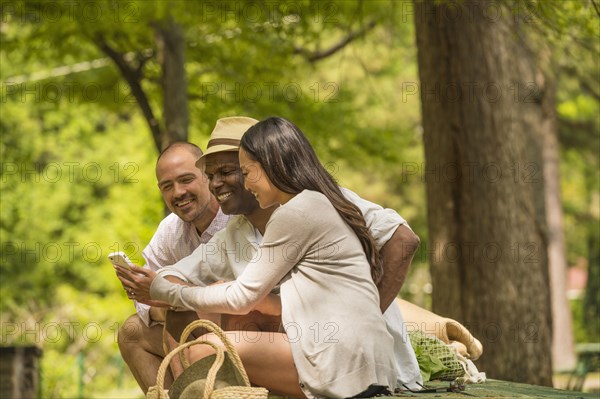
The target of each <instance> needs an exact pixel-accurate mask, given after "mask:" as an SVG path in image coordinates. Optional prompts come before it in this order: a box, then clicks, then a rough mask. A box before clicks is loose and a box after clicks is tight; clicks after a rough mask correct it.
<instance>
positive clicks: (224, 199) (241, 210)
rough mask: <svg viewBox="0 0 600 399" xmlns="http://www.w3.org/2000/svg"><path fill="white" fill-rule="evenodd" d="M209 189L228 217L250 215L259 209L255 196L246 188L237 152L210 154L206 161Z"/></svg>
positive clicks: (205, 168) (205, 169) (205, 167)
mask: <svg viewBox="0 0 600 399" xmlns="http://www.w3.org/2000/svg"><path fill="white" fill-rule="evenodd" d="M204 172H205V173H206V176H207V177H208V181H209V183H208V187H209V189H210V192H211V193H212V194H213V195H214V196H215V198H216V199H217V202H218V203H219V205H220V206H221V210H222V211H223V213H225V214H227V215H248V214H250V213H252V212H254V211H256V210H257V209H258V202H257V201H256V199H255V198H254V196H253V195H252V194H251V193H250V192H249V191H247V190H246V189H245V188H244V177H243V176H242V171H241V169H240V162H239V159H238V152H237V151H227V152H216V153H213V154H208V155H207V156H206V158H205V161H204Z"/></svg>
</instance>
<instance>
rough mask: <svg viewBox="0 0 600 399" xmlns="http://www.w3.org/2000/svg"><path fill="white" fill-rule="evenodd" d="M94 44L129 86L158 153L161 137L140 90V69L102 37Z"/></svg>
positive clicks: (147, 103) (144, 95)
mask: <svg viewBox="0 0 600 399" xmlns="http://www.w3.org/2000/svg"><path fill="white" fill-rule="evenodd" d="M94 42H95V43H96V45H97V46H98V48H100V50H102V52H103V53H104V54H106V55H107V56H108V57H109V58H110V59H111V60H112V61H113V62H114V63H115V65H116V66H117V68H119V71H120V72H121V75H122V76H123V78H124V79H125V81H126V82H127V84H128V85H129V88H130V89H131V94H132V95H133V97H134V98H135V100H136V101H137V103H138V105H139V107H140V109H141V110H142V113H143V115H144V118H145V119H146V122H147V123H148V127H149V128H150V132H151V133H152V138H153V139H154V145H155V146H156V149H157V150H158V151H159V152H160V151H161V149H162V146H161V135H160V126H159V123H158V120H157V119H156V117H155V116H154V112H153V111H152V107H151V106H150V101H148V97H147V96H146V93H145V92H144V90H143V89H142V85H141V82H140V81H141V79H142V71H141V67H140V66H139V65H138V67H137V68H134V67H132V66H131V65H129V63H128V62H127V60H126V59H125V55H124V54H122V53H119V52H118V51H117V50H115V49H114V48H112V47H111V46H110V45H109V44H108V42H107V41H106V40H105V39H104V37H103V36H101V35H98V36H96V38H95V40H94ZM144 62H145V61H144ZM144 62H140V65H143V63H144Z"/></svg>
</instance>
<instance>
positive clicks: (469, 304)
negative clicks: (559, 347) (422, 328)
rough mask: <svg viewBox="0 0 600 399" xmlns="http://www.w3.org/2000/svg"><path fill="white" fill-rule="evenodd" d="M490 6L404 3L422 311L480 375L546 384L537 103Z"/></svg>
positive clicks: (505, 15)
mask: <svg viewBox="0 0 600 399" xmlns="http://www.w3.org/2000/svg"><path fill="white" fill-rule="evenodd" d="M494 5H495V8H494V7H490V3H488V2H486V1H479V2H475V3H469V4H468V5H467V4H466V3H464V2H452V1H449V2H444V3H441V4H438V3H437V2H433V1H425V2H415V26H416V36H417V48H418V62H419V74H420V80H421V100H422V115H423V129H424V137H423V139H424V144H425V161H426V168H425V170H424V174H425V179H426V189H427V197H428V200H427V205H428V210H427V212H428V225H429V246H430V248H429V251H428V252H429V254H430V255H431V256H430V265H431V274H432V282H433V287H434V291H433V296H432V300H433V310H434V311H435V312H436V313H439V314H441V315H444V316H448V317H452V318H454V319H456V320H458V321H461V322H463V323H464V324H465V325H466V326H467V327H468V328H469V329H470V330H472V332H473V333H474V335H475V336H476V337H478V338H480V339H481V341H482V343H483V345H484V354H483V356H482V357H481V358H480V360H479V361H478V366H479V367H480V369H481V370H483V371H485V372H486V373H487V374H488V376H489V377H492V378H500V379H507V380H511V381H521V382H527V383H533V384H542V385H551V383H552V367H551V356H550V348H551V338H552V325H551V324H552V320H551V312H550V292H549V273H548V260H547V252H546V248H547V245H546V225H545V210H544V197H543V174H542V145H541V139H540V138H541V129H542V121H543V115H542V109H541V104H540V103H541V99H540V94H539V92H538V90H536V85H535V81H536V80H535V73H536V66H535V65H534V55H533V54H532V53H531V51H530V50H529V49H528V48H527V47H526V44H525V43H523V42H522V41H521V39H520V38H519V37H518V32H519V25H518V21H516V20H515V19H513V18H514V17H513V16H512V15H511V14H510V12H509V10H506V9H502V8H500V6H499V5H498V4H497V3H494ZM490 10H496V11H498V12H496V14H495V17H490V14H489V12H490Z"/></svg>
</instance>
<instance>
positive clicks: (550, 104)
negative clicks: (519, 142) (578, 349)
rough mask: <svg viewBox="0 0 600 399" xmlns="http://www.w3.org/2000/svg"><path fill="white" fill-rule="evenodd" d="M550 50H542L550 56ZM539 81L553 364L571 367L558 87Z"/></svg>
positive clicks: (573, 360)
mask: <svg viewBox="0 0 600 399" xmlns="http://www.w3.org/2000/svg"><path fill="white" fill-rule="evenodd" d="M548 51H549V49H547V48H545V49H544V51H543V58H544V59H547V57H548V56H549V54H548ZM537 81H538V82H537V84H538V85H539V87H540V88H541V89H542V93H543V97H542V112H543V118H544V121H543V123H542V129H541V133H542V142H543V160H544V164H543V165H544V166H543V170H544V196H545V206H546V220H547V223H548V263H549V268H550V269H549V270H550V293H551V304H552V367H553V369H554V370H570V369H573V368H574V367H575V363H576V361H577V359H576V356H575V346H574V341H575V339H574V337H573V317H572V314H571V306H570V305H569V299H568V298H567V257H566V252H565V236H564V227H563V226H564V225H563V210H562V201H561V195H560V155H559V148H558V135H557V134H558V132H557V129H558V127H557V124H556V102H555V93H556V87H555V85H554V81H553V79H551V78H550V77H549V76H544V75H543V73H542V72H539V73H538V79H537Z"/></svg>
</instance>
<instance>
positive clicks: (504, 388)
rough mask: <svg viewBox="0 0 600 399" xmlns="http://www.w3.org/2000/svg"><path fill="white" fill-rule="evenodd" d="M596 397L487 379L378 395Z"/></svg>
mask: <svg viewBox="0 0 600 399" xmlns="http://www.w3.org/2000/svg"><path fill="white" fill-rule="evenodd" d="M449 385H450V384H449V382H444V381H429V382H428V383H427V384H425V386H426V387H428V388H429V387H431V388H447V387H449ZM399 397H400V398H404V397H407V398H408V397H418V398H467V397H475V398H573V399H574V398H596V399H597V398H598V394H597V393H595V394H592V393H583V392H575V391H565V390H562V389H555V388H551V387H543V386H538V385H529V384H521V383H518V382H509V381H500V380H492V379H488V380H487V381H486V382H484V383H481V384H467V385H465V390H464V391H460V392H432V393H411V392H401V393H399V394H396V395H394V396H379V398H390V399H392V398H399Z"/></svg>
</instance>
